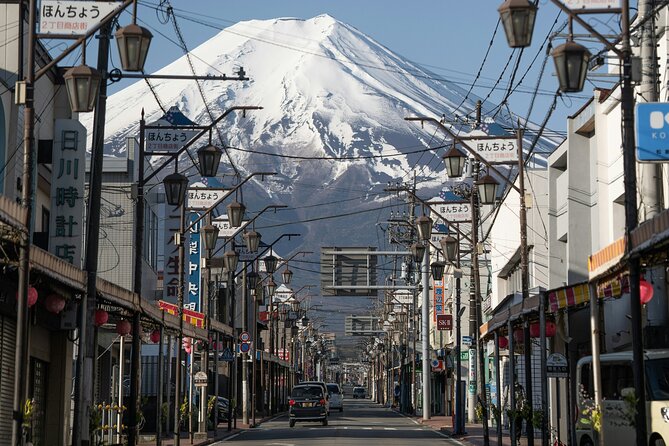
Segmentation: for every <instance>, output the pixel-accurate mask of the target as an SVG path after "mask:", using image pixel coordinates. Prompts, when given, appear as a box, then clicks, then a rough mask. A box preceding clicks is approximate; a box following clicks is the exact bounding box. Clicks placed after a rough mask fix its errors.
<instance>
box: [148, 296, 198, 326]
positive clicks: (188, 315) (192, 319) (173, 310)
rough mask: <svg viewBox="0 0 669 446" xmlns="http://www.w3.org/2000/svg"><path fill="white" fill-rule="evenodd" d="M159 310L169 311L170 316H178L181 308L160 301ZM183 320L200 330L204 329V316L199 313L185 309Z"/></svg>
mask: <svg viewBox="0 0 669 446" xmlns="http://www.w3.org/2000/svg"><path fill="white" fill-rule="evenodd" d="M158 308H160V309H161V310H163V311H167V312H168V313H169V314H172V315H174V316H177V315H178V314H177V313H178V312H179V307H178V306H176V305H175V304H171V303H169V302H165V301H164V300H159V301H158ZM183 318H184V321H186V322H188V323H189V324H191V325H194V326H196V327H198V328H204V314H203V313H198V312H197V311H193V310H189V309H188V308H184V309H183Z"/></svg>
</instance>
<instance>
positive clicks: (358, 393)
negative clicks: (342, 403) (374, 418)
mask: <svg viewBox="0 0 669 446" xmlns="http://www.w3.org/2000/svg"><path fill="white" fill-rule="evenodd" d="M353 398H367V390H365V388H364V387H354V388H353Z"/></svg>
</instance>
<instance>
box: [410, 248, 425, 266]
mask: <svg viewBox="0 0 669 446" xmlns="http://www.w3.org/2000/svg"><path fill="white" fill-rule="evenodd" d="M424 255H425V245H423V244H421V243H414V244H412V245H411V256H412V257H413V260H414V262H416V263H418V264H420V263H421V262H422V261H423V256H424Z"/></svg>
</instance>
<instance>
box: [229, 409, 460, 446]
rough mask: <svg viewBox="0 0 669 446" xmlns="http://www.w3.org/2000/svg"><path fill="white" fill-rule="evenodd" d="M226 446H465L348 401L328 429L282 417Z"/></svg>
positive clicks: (387, 411) (385, 411)
mask: <svg viewBox="0 0 669 446" xmlns="http://www.w3.org/2000/svg"><path fill="white" fill-rule="evenodd" d="M216 444H217V445H220V446H225V445H228V444H229V445H244V446H261V445H262V446H302V445H304V446H307V445H308V446H331V445H346V446H356V445H361V446H392V445H396V446H413V445H416V446H418V445H420V446H425V445H426V444H429V445H438V444H443V445H462V443H460V442H458V441H456V440H452V439H449V438H447V437H446V436H444V435H443V434H441V433H439V432H436V431H434V430H432V429H430V428H427V427H423V426H421V425H419V424H416V423H414V422H413V421H412V420H410V419H408V418H405V417H403V416H401V415H398V414H396V413H395V412H393V411H391V410H390V409H386V408H384V407H381V406H379V405H378V404H374V403H372V402H371V401H370V400H354V399H346V400H345V401H344V412H343V413H339V412H338V411H336V412H335V411H333V412H331V413H330V417H329V419H328V426H321V425H320V423H315V422H312V423H307V422H298V423H297V425H296V426H295V427H294V428H290V427H289V426H288V417H287V416H281V417H278V418H275V419H273V420H271V421H268V422H265V423H263V424H262V425H261V426H259V427H257V428H255V429H250V430H248V431H244V432H242V433H241V434H239V435H237V436H234V437H232V438H229V439H228V440H226V441H225V442H220V443H216Z"/></svg>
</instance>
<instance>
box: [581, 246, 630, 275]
mask: <svg viewBox="0 0 669 446" xmlns="http://www.w3.org/2000/svg"><path fill="white" fill-rule="evenodd" d="M626 252H627V238H626V237H624V236H623V237H620V238H619V239H618V240H616V241H615V242H613V243H611V244H610V245H608V246H606V247H604V248H603V249H600V250H599V251H597V252H596V253H594V254H592V255H591V256H590V257H588V272H589V273H590V274H589V277H590V281H593V280H598V279H599V278H601V277H602V276H606V275H610V274H611V273H613V272H615V271H616V270H617V269H618V268H621V267H622V264H621V262H620V261H621V260H622V259H623V257H624V256H625V253H626Z"/></svg>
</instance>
